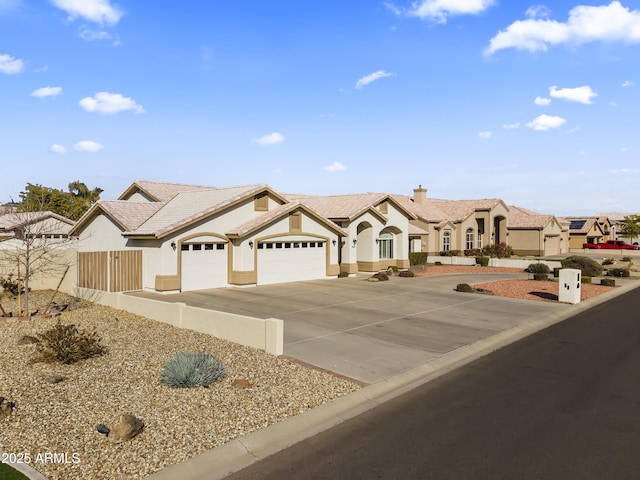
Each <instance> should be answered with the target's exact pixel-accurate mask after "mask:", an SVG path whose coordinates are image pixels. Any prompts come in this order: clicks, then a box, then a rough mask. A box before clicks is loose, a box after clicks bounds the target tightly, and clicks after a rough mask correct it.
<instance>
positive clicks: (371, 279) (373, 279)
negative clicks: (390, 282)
mask: <svg viewBox="0 0 640 480" xmlns="http://www.w3.org/2000/svg"><path fill="white" fill-rule="evenodd" d="M369 281H370V282H379V281H380V279H379V278H378V277H369Z"/></svg>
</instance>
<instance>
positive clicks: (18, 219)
mask: <svg viewBox="0 0 640 480" xmlns="http://www.w3.org/2000/svg"><path fill="white" fill-rule="evenodd" d="M74 225H75V222H74V221H73V220H70V219H68V218H66V217H63V216H62V215H58V214H56V213H53V212H48V211H44V212H22V213H15V212H13V213H5V214H2V215H0V241H5V242H6V241H8V240H9V241H10V240H20V239H21V238H24V237H25V236H29V237H31V238H46V239H66V238H67V237H68V236H69V232H70V230H71V228H72V227H73V226H74ZM9 244H15V241H14V242H9V243H5V244H4V246H5V247H6V246H8V245H9Z"/></svg>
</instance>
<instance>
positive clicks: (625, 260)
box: [622, 257, 631, 263]
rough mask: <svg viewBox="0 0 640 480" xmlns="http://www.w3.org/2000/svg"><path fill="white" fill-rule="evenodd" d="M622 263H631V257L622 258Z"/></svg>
mask: <svg viewBox="0 0 640 480" xmlns="http://www.w3.org/2000/svg"><path fill="white" fill-rule="evenodd" d="M622 261H623V262H629V263H631V257H622Z"/></svg>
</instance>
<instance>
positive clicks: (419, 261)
mask: <svg viewBox="0 0 640 480" xmlns="http://www.w3.org/2000/svg"><path fill="white" fill-rule="evenodd" d="M428 256H429V254H428V253H427V252H410V253H409V263H410V264H411V265H426V264H427V257H428Z"/></svg>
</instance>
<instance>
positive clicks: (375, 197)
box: [285, 193, 388, 220]
mask: <svg viewBox="0 0 640 480" xmlns="http://www.w3.org/2000/svg"><path fill="white" fill-rule="evenodd" d="M285 196H286V197H287V198H288V199H289V200H300V201H301V202H302V203H303V204H305V205H308V206H309V207H311V208H312V209H313V210H315V211H316V212H318V213H319V214H320V215H322V216H323V217H325V218H330V219H345V220H353V219H354V218H357V217H358V216H360V215H361V214H362V213H364V212H365V211H367V210H368V209H369V208H371V207H372V206H374V205H377V204H378V203H380V202H381V201H383V200H384V199H385V198H386V197H388V195H387V194H386V193H356V194H353V195H331V196H326V197H325V196H323V197H320V196H310V195H295V194H291V195H285ZM378 215H379V216H381V217H382V218H385V219H386V217H385V216H384V215H383V214H381V213H380V212H378Z"/></svg>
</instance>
